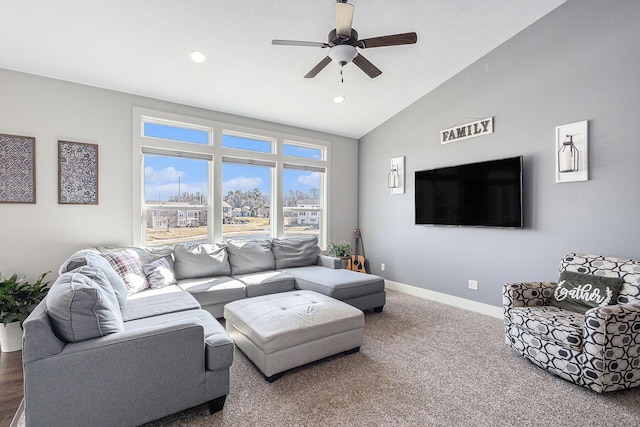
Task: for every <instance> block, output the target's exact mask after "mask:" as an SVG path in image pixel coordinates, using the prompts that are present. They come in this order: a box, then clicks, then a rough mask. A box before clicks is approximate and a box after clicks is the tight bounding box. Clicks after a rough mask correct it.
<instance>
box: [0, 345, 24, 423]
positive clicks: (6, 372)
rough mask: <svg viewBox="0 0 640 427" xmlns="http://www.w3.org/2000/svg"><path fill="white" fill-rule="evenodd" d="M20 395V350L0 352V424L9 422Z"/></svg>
mask: <svg viewBox="0 0 640 427" xmlns="http://www.w3.org/2000/svg"><path fill="white" fill-rule="evenodd" d="M22 396H23V390H22V352H21V351H13V352H11V353H3V352H0V426H8V425H9V424H11V420H13V416H14V415H15V414H16V411H17V410H18V406H20V401H21V400H22Z"/></svg>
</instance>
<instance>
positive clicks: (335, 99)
mask: <svg viewBox="0 0 640 427" xmlns="http://www.w3.org/2000/svg"><path fill="white" fill-rule="evenodd" d="M344 100H345V98H344V96H342V95H338V96H336V97H335V98H333V102H334V103H336V104H340V103H341V102H344Z"/></svg>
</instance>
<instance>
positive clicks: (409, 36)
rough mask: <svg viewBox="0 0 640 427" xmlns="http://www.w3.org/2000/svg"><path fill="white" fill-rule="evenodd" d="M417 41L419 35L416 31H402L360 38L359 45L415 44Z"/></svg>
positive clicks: (360, 46)
mask: <svg viewBox="0 0 640 427" xmlns="http://www.w3.org/2000/svg"><path fill="white" fill-rule="evenodd" d="M417 41H418V35H417V34H416V33H402V34H394V35H391V36H381V37H371V38H369V39H363V40H359V41H358V47H359V48H361V49H366V48H370V47H383V46H398V45H402V44H414V43H416V42H417Z"/></svg>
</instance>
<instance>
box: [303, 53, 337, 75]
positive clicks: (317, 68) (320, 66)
mask: <svg viewBox="0 0 640 427" xmlns="http://www.w3.org/2000/svg"><path fill="white" fill-rule="evenodd" d="M329 62H331V58H329V57H328V56H325V57H324V58H323V59H322V61H320V62H318V65H316V66H315V67H313V68H312V69H311V71H309V72H308V73H307V74H306V75H305V76H304V78H305V79H312V78H314V77H315V76H316V75H317V74H318V73H319V72H320V71H322V70H323V69H324V67H326V66H327V65H329Z"/></svg>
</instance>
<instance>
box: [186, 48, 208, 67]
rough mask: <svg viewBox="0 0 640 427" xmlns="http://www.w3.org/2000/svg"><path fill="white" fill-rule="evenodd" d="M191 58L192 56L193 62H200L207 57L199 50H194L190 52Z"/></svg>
mask: <svg viewBox="0 0 640 427" xmlns="http://www.w3.org/2000/svg"><path fill="white" fill-rule="evenodd" d="M189 58H191V60H192V61H193V62H197V63H198V64H200V63H202V62H204V60H205V59H206V57H205V56H204V53H202V52H200V51H199V50H194V51H193V52H191V53H190V54H189Z"/></svg>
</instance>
